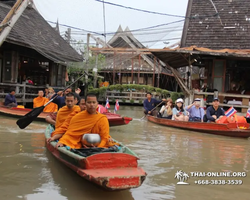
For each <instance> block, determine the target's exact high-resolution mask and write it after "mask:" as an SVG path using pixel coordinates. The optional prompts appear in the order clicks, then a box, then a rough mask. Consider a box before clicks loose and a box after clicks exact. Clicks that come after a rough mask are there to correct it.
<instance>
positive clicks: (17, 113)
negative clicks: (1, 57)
mask: <svg viewBox="0 0 250 200" xmlns="http://www.w3.org/2000/svg"><path fill="white" fill-rule="evenodd" d="M30 111H31V109H28V108H6V107H0V113H1V114H3V115H7V116H11V117H18V118H20V117H22V116H24V115H26V114H27V113H28V112H30ZM48 114H49V113H44V112H42V113H41V114H40V115H39V116H38V117H37V118H36V120H37V121H44V122H45V118H46V116H47V115H48ZM103 114H105V115H106V116H107V118H108V121H109V126H120V125H126V124H128V123H129V122H130V121H132V118H130V117H122V116H121V115H118V114H114V113H103Z"/></svg>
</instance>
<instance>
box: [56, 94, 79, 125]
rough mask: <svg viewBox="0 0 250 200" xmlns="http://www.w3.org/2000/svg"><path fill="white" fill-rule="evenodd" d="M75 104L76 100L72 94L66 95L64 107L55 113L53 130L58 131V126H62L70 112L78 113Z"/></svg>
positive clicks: (77, 107)
mask: <svg viewBox="0 0 250 200" xmlns="http://www.w3.org/2000/svg"><path fill="white" fill-rule="evenodd" d="M76 102H77V98H76V96H75V95H74V94H73V93H68V94H66V99H65V103H66V106H63V107H62V108H61V109H60V110H59V111H58V113H57V116H56V124H55V129H58V128H59V127H60V126H62V124H63V122H64V121H65V120H66V119H67V117H68V116H69V115H70V114H71V113H72V112H75V111H80V107H79V106H78V105H76Z"/></svg>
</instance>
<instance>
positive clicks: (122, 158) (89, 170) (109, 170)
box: [45, 125, 147, 190]
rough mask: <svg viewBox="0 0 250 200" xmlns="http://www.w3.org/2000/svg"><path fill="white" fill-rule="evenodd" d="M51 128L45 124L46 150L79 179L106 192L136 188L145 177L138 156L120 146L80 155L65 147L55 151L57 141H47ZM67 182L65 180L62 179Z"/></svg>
mask: <svg viewBox="0 0 250 200" xmlns="http://www.w3.org/2000/svg"><path fill="white" fill-rule="evenodd" d="M53 131H54V128H53V127H52V126H51V125H48V126H47V128H46V131H45V139H46V146H47V148H48V150H49V151H50V152H51V153H52V154H53V155H54V156H55V157H56V158H57V159H58V160H59V161H61V162H62V163H63V164H65V165H66V166H67V167H69V168H71V169H72V170H74V171H75V172H76V173H77V174H78V175H79V176H81V177H83V178H85V179H87V180H88V181H91V182H93V183H95V184H97V185H99V186H101V187H103V188H105V189H108V190H124V189H130V188H136V187H139V186H140V185H141V184H142V183H143V181H144V180H145V178H146V175H147V174H146V172H145V171H144V170H143V169H142V168H140V167H138V163H137V160H138V159H139V158H138V156H137V155H136V154H135V153H134V152H133V151H131V150H130V149H129V148H128V147H126V146H124V145H122V144H121V143H120V144H121V149H120V150H119V151H117V152H105V153H98V154H93V155H90V156H87V157H83V156H80V155H78V154H76V153H74V152H72V151H71V150H69V149H67V148H66V147H59V148H56V144H57V142H55V141H53V142H47V139H48V138H50V137H51V133H52V132H53ZM65 181H66V180H65Z"/></svg>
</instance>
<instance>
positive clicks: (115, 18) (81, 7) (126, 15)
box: [34, 0, 188, 48]
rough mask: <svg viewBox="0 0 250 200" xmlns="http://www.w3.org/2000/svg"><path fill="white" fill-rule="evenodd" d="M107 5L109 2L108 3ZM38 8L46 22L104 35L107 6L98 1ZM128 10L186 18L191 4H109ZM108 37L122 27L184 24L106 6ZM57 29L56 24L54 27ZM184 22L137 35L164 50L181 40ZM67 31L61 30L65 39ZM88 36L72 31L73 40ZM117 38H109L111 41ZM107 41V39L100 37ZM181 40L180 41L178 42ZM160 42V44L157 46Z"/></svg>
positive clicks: (137, 0)
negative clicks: (140, 10) (187, 8)
mask: <svg viewBox="0 0 250 200" xmlns="http://www.w3.org/2000/svg"><path fill="white" fill-rule="evenodd" d="M105 1H106V0H105ZM34 2H35V6H36V8H37V9H38V11H39V12H40V14H41V15H42V16H43V17H44V18H45V20H48V21H52V22H56V21H57V20H58V21H59V24H65V25H69V26H73V27H77V28H80V29H85V30H89V31H94V32H98V33H104V19H103V3H100V2H98V1H96V0H70V1H69V0H60V1H58V0H42V1H41V0H34ZM106 2H112V3H116V4H120V5H124V6H127V7H133V8H138V9H144V10H148V11H154V12H159V13H166V14H172V15H180V16H185V14H186V7H187V2H188V0H119V1H115V0H107V1H106ZM105 13H106V15H105V18H106V20H105V21H106V33H111V32H116V30H117V28H118V26H119V25H121V26H122V28H123V29H125V28H126V27H127V26H128V27H129V28H130V30H134V29H140V28H145V27H151V26H155V25H160V24H166V23H170V22H174V21H179V20H184V18H180V17H169V16H162V15H156V14H150V13H144V12H139V11H134V10H129V9H125V8H120V7H116V6H112V5H108V4H105ZM51 25H52V26H55V24H51ZM182 28H183V21H182V22H179V23H173V24H171V25H165V26H160V27H157V28H155V29H153V30H150V31H149V30H141V31H137V32H133V34H134V35H135V37H136V38H137V39H138V40H139V41H141V42H142V43H143V44H144V45H145V46H148V47H150V48H152V47H153V48H163V47H165V46H168V45H170V44H173V43H175V42H177V41H178V40H180V39H178V38H181V34H182ZM65 30H66V27H63V26H60V32H61V35H63V34H64V31H65ZM86 34H87V32H84V31H79V30H74V29H72V39H76V40H83V41H84V42H86V38H87V36H86ZM112 35H113V34H108V35H107V41H108V40H109V39H110V38H111V37H112ZM98 37H100V38H102V39H104V37H103V36H98ZM174 38H177V39H174ZM157 41H158V42H157Z"/></svg>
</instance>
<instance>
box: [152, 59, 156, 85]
mask: <svg viewBox="0 0 250 200" xmlns="http://www.w3.org/2000/svg"><path fill="white" fill-rule="evenodd" d="M155 60H156V58H155V57H154V72H153V87H154V86H155Z"/></svg>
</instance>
